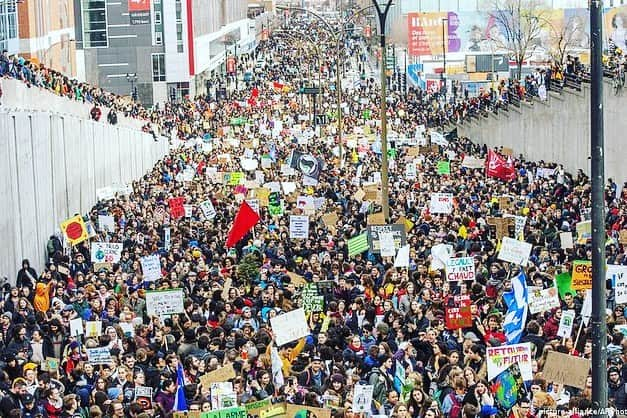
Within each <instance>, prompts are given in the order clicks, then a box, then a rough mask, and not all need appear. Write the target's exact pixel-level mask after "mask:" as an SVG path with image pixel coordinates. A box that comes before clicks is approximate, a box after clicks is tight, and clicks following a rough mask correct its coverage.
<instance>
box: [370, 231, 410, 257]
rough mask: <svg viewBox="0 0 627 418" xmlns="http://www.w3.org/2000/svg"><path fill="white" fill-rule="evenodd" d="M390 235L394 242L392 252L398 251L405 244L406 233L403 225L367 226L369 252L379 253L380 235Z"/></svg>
mask: <svg viewBox="0 0 627 418" xmlns="http://www.w3.org/2000/svg"><path fill="white" fill-rule="evenodd" d="M384 233H391V234H392V237H393V240H394V250H398V249H400V248H401V247H402V246H403V245H406V244H407V232H406V231H405V225H399V224H392V225H369V226H368V244H369V245H370V251H371V252H372V253H374V254H379V253H381V235H382V234H384Z"/></svg>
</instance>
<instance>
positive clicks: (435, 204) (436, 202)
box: [429, 193, 453, 214]
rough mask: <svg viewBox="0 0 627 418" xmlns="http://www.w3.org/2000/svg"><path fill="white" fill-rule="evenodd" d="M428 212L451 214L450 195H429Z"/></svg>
mask: <svg viewBox="0 0 627 418" xmlns="http://www.w3.org/2000/svg"><path fill="white" fill-rule="evenodd" d="M429 212H431V213H444V214H449V213H451V212H453V194H452V193H431V202H430V203H429Z"/></svg>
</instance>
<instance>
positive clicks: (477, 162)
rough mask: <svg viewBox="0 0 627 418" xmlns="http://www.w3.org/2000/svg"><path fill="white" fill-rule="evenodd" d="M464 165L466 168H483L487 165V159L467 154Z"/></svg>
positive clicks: (463, 161)
mask: <svg viewBox="0 0 627 418" xmlns="http://www.w3.org/2000/svg"><path fill="white" fill-rule="evenodd" d="M462 167H466V168H483V167H485V159H484V158H477V157H473V156H471V155H465V156H464V159H463V160H462Z"/></svg>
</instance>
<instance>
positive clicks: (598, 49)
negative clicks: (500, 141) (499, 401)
mask: <svg viewBox="0 0 627 418" xmlns="http://www.w3.org/2000/svg"><path fill="white" fill-rule="evenodd" d="M602 3H603V2H602V1H601V0H591V1H590V3H589V4H590V38H591V39H590V40H591V42H590V53H591V59H590V62H591V66H590V69H591V83H590V86H591V88H590V151H591V157H592V158H591V169H590V173H591V180H592V196H591V197H592V315H591V318H590V324H591V326H592V411H593V412H592V416H593V417H607V389H608V386H607V385H608V383H607V328H606V314H605V301H606V291H605V262H606V260H605V215H604V213H603V212H604V208H605V199H604V195H603V186H604V182H605V170H604V166H603V165H604V154H605V151H604V132H603V128H604V127H603V64H602V57H603V33H602V32H603V4H602Z"/></svg>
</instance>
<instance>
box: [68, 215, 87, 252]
mask: <svg viewBox="0 0 627 418" xmlns="http://www.w3.org/2000/svg"><path fill="white" fill-rule="evenodd" d="M61 232H63V236H64V237H65V239H66V240H67V241H68V242H69V243H70V245H77V244H80V243H81V242H83V241H85V240H86V239H88V238H89V234H88V231H87V225H85V221H84V220H83V217H82V216H80V215H76V216H73V217H71V218H69V219H67V220H65V221H63V222H61Z"/></svg>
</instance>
